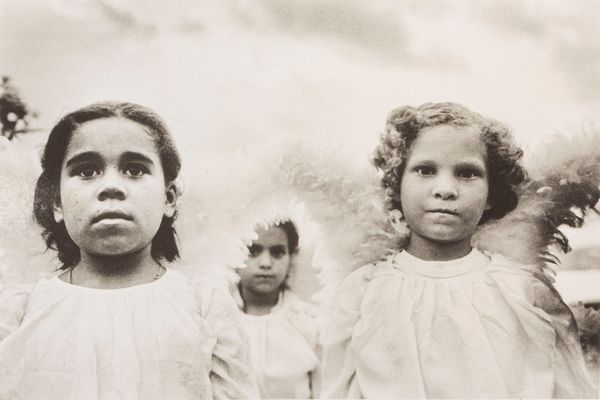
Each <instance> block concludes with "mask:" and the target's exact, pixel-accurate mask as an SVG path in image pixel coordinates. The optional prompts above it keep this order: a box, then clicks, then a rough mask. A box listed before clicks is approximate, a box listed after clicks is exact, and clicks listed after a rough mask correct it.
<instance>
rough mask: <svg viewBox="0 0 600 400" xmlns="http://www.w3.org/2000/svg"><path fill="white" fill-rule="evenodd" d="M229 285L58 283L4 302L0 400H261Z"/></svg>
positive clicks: (173, 275)
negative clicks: (100, 286) (96, 285)
mask: <svg viewBox="0 0 600 400" xmlns="http://www.w3.org/2000/svg"><path fill="white" fill-rule="evenodd" d="M236 308H237V307H236V306H235V302H234V301H233V299H232V298H231V296H230V294H229V293H228V291H227V289H226V287H225V285H220V284H219V283H218V282H216V281H213V280H208V279H202V280H198V281H197V282H194V283H193V284H192V282H191V281H189V280H188V279H187V278H186V277H185V276H183V275H182V274H181V273H179V272H177V271H173V270H170V269H169V270H167V272H166V273H165V274H164V275H163V276H162V277H161V278H160V279H158V280H156V281H154V282H151V283H147V284H143V285H138V286H133V287H129V288H123V289H92V288H86V287H81V286H75V285H71V284H69V283H66V282H64V281H62V280H60V279H59V278H57V277H55V278H51V279H47V280H42V281H40V282H38V283H37V284H32V285H24V286H18V287H15V288H13V289H10V290H9V289H7V290H4V291H3V292H2V294H1V295H0V399H11V400H13V399H28V400H37V399H44V400H54V399H56V400H58V399H60V400H68V399H73V400H75V399H77V400H81V399H106V400H112V399H209V398H213V397H214V398H227V399H233V398H256V397H257V392H256V386H255V383H254V380H253V377H252V372H251V371H250V367H249V365H248V361H247V359H248V354H247V348H246V343H245V340H244V334H243V332H242V331H241V329H240V325H239V320H238V318H237V310H236Z"/></svg>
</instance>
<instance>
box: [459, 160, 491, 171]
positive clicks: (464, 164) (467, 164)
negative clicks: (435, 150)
mask: <svg viewBox="0 0 600 400" xmlns="http://www.w3.org/2000/svg"><path fill="white" fill-rule="evenodd" d="M456 167H458V168H477V169H485V164H484V163H483V162H482V161H481V160H478V159H477V160H466V161H461V162H459V163H458V164H456Z"/></svg>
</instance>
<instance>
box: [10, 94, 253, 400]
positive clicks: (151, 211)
mask: <svg viewBox="0 0 600 400" xmlns="http://www.w3.org/2000/svg"><path fill="white" fill-rule="evenodd" d="M180 167H181V162H180V158H179V155H178V152H177V149H176V148H175V144H174V142H173V139H172V137H171V134H170V133H169V131H168V130H167V127H166V125H165V124H164V123H163V121H162V120H161V118H160V117H159V116H158V115H156V114H155V113H154V112H153V111H151V110H149V109H147V108H145V107H142V106H139V105H136V104H131V103H97V104H92V105H90V106H87V107H83V108H81V109H79V110H77V111H74V112H72V113H70V114H67V115H66V116H65V117H63V118H62V119H61V120H60V121H59V122H58V123H57V124H56V126H55V127H54V128H53V129H52V131H51V132H50V136H49V137H48V141H47V144H46V147H45V150H44V155H43V159H42V173H41V175H40V177H39V179H38V181H37V186H36V189H35V199H34V215H35V219H36V221H37V222H38V223H39V224H40V225H41V226H42V227H43V229H44V231H43V236H44V239H45V241H46V244H47V246H48V248H53V249H56V250H58V258H59V260H60V261H61V262H62V266H61V267H60V269H59V270H60V271H61V272H62V273H61V274H59V275H58V276H55V277H54V278H51V279H45V280H41V281H39V282H38V283H35V284H28V285H21V286H16V287H13V288H8V289H6V290H4V291H3V292H2V293H0V398H2V399H9V398H10V399H17V398H19V399H90V398H93V399H117V398H118V399H138V398H140V399H141V398H143V399H199V398H202V399H208V398H213V397H214V398H256V396H257V392H256V387H255V383H254V380H253V377H252V375H251V371H250V367H249V365H248V362H247V357H248V355H247V349H246V344H245V342H244V340H243V333H242V330H241V327H240V325H239V323H238V322H237V321H238V320H237V319H236V318H235V314H236V308H235V303H234V301H233V299H232V298H231V296H230V295H229V293H228V292H227V287H226V285H219V284H218V283H216V282H212V281H209V280H206V279H201V280H198V281H197V282H192V281H190V280H188V279H187V278H186V277H185V276H184V275H182V274H181V273H179V272H177V271H174V270H172V269H170V268H168V267H167V265H166V262H169V261H173V260H174V259H176V258H177V257H178V256H179V251H178V248H177V241H176V236H175V230H174V228H173V222H174V220H175V217H176V213H177V199H178V197H179V196H180V195H181V188H180V185H179V184H178V181H177V176H178V174H179V170H180Z"/></svg>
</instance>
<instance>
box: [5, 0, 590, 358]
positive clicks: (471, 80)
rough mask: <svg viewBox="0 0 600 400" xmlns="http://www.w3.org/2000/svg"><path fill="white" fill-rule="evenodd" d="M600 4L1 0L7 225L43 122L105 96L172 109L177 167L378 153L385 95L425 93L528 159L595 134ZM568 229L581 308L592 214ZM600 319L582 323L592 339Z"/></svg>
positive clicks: (572, 278)
mask: <svg viewBox="0 0 600 400" xmlns="http://www.w3.org/2000/svg"><path fill="white" fill-rule="evenodd" d="M599 17H600V1H597V0H583V1H577V0H574V1H552V0H539V1H525V0H519V1H510V0H506V1H500V0H498V1H458V0H456V1H443V0H435V1H426V0H425V1H421V0H419V1H410V0H403V1H395V0H370V1H359V0H355V1H348V0H303V1H293V0H289V1H281V0H262V1H258V2H250V1H244V0H239V1H236V0H221V1H200V0H171V1H169V2H164V1H158V0H129V1H125V0H71V1H67V0H0V75H2V76H4V77H5V79H4V81H3V87H2V92H3V100H2V101H3V102H2V107H3V114H4V117H3V118H4V119H3V121H2V122H3V132H2V135H3V136H4V138H0V139H2V141H1V142H0V166H1V168H2V169H1V170H0V174H2V175H0V181H1V182H2V186H1V187H0V198H1V199H2V200H1V201H2V203H0V209H1V210H3V213H0V218H2V221H0V222H1V223H2V228H1V229H2V230H3V233H2V235H0V237H5V238H6V237H12V238H13V240H16V239H15V238H16V237H17V236H16V235H14V232H17V231H18V227H19V226H20V225H19V224H21V225H23V224H26V222H24V221H25V220H27V221H28V222H30V220H28V218H29V214H28V212H29V211H28V209H27V210H23V208H17V209H15V207H14V205H15V204H22V202H23V199H24V198H28V197H27V196H30V193H31V185H32V182H33V179H34V177H35V175H36V173H37V169H36V168H37V166H36V158H37V154H38V152H39V148H40V146H41V145H42V144H43V143H44V140H45V137H46V135H47V133H48V130H49V128H51V127H52V125H53V124H54V123H55V122H56V121H57V120H58V118H60V116H62V115H63V114H65V113H66V112H68V111H71V110H73V109H75V108H78V107H81V106H83V105H86V104H88V103H91V102H95V101H99V100H109V99H113V100H126V101H133V102H138V103H141V104H144V105H147V106H149V107H151V108H153V109H155V110H156V111H157V112H158V113H159V114H160V115H162V116H163V117H164V118H165V119H166V121H167V123H168V124H169V125H170V127H171V129H172V131H173V132H174V134H175V136H176V141H177V142H178V143H179V146H180V148H181V149H182V153H183V154H182V155H183V161H184V176H186V175H187V176H191V175H193V174H194V173H197V171H198V169H202V168H206V165H208V164H210V159H211V158H215V159H220V158H223V157H230V156H231V154H234V153H235V149H239V148H243V147H245V146H249V145H256V144H260V143H268V142H269V141H274V140H277V139H280V138H282V137H285V136H286V135H303V136H311V137H319V138H327V139H332V140H336V141H339V142H341V143H343V144H344V145H346V146H350V147H355V148H357V149H359V151H361V152H362V154H365V157H368V155H369V153H370V152H371V151H372V149H373V147H374V144H375V142H376V140H377V136H378V133H379V132H380V131H381V129H383V122H384V120H385V117H386V115H387V113H388V112H389V111H390V110H391V109H392V108H394V107H398V106H401V105H406V104H411V105H419V104H421V103H423V102H425V101H456V102H460V103H463V104H465V105H466V106H468V107H470V108H472V109H474V110H476V111H478V112H480V113H482V114H484V115H486V116H489V117H492V118H496V119H498V120H500V121H503V122H505V123H507V124H508V125H509V126H511V127H512V128H513V129H514V133H515V136H516V138H517V140H518V142H519V143H520V144H521V145H522V146H523V147H524V148H525V154H526V155H527V154H534V153H535V151H536V149H537V148H539V147H540V146H543V144H544V142H545V141H546V140H548V138H550V137H552V136H553V135H556V134H562V135H566V136H572V135H578V134H581V133H582V132H584V133H585V132H588V131H598V130H599V129H600V128H599V124H600V41H599V40H598V38H599V37H600V24H598V20H599ZM9 139H10V141H9ZM9 148H10V149H9ZM3 149H4V150H3ZM9 150H10V151H9ZM17 151H18V154H22V157H15V156H14V154H17V153H16V152H17ZM3 152H4V156H3ZM7 154H13V158H12V159H10V160H9V157H8V156H7ZM2 157H4V160H2V159H1V158H2ZM17 158H18V159H17ZM23 165H26V166H25V167H23ZM187 184H188V185H191V186H193V185H194V183H193V181H189V180H188V182H187ZM14 213H18V214H19V215H15V214H14ZM23 226H24V225H23ZM26 230H27V229H25V228H24V231H26ZM565 232H566V233H567V236H568V237H569V239H570V241H571V245H572V247H573V251H572V252H571V253H570V254H569V255H568V256H566V257H562V258H563V264H562V266H561V272H560V273H559V279H558V283H557V285H558V288H559V290H560V291H561V293H563V295H564V297H565V299H566V300H567V301H568V302H569V303H570V304H571V305H573V307H574V309H575V308H576V307H577V304H578V302H585V303H586V304H587V305H588V306H593V307H596V308H597V307H598V306H599V302H600V219H599V218H596V217H593V216H592V218H588V220H587V221H586V224H585V226H584V227H583V228H581V229H569V230H565ZM36 240H37V239H36ZM2 246H4V249H0V262H1V261H2V257H3V254H6V253H7V252H9V251H10V248H9V247H10V246H11V244H10V243H8V242H7V241H6V240H5V241H4V243H0V247H2ZM578 310H579V311H578V313H579V314H578V315H579V317H578V318H580V319H581V320H582V321H583V320H585V321H586V322H585V323H587V321H597V320H596V319H594V318H596V317H594V316H593V315H592V314H590V311H589V310H590V308H587V309H581V308H580V309H578ZM598 325H600V323H598ZM598 325H595V322H593V323H591V325H590V326H589V327H588V328H586V329H588V330H589V332H590V335H591V336H590V339H589V340H590V341H592V342H593V341H594V340H595V343H598V340H599V339H598ZM594 335H595V336H594ZM586 340H587V339H586ZM589 354H592V353H591V352H590V353H589ZM590 357H596V360H597V352H596V353H595V355H592V356H590Z"/></svg>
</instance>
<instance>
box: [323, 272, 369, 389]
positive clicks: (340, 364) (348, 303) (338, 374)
mask: <svg viewBox="0 0 600 400" xmlns="http://www.w3.org/2000/svg"><path fill="white" fill-rule="evenodd" d="M372 269H373V266H372V265H367V266H365V267H362V268H359V269H358V270H356V271H354V272H353V273H351V274H350V275H349V276H348V277H347V278H346V279H345V280H344V281H343V282H342V284H341V285H340V287H339V288H338V290H337V291H336V294H335V300H334V304H333V307H332V309H331V313H330V315H329V318H328V322H327V325H326V328H325V332H324V334H323V368H322V371H321V398H323V399H342V398H343V399H348V398H361V397H362V395H361V392H360V388H359V386H358V382H357V380H356V356H355V354H354V353H353V351H352V348H351V345H350V342H351V339H352V334H353V332H354V328H355V325H356V322H357V321H358V319H359V317H360V308H361V303H362V299H363V296H364V293H365V291H366V288H367V283H368V280H369V277H370V275H371V272H372Z"/></svg>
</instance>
